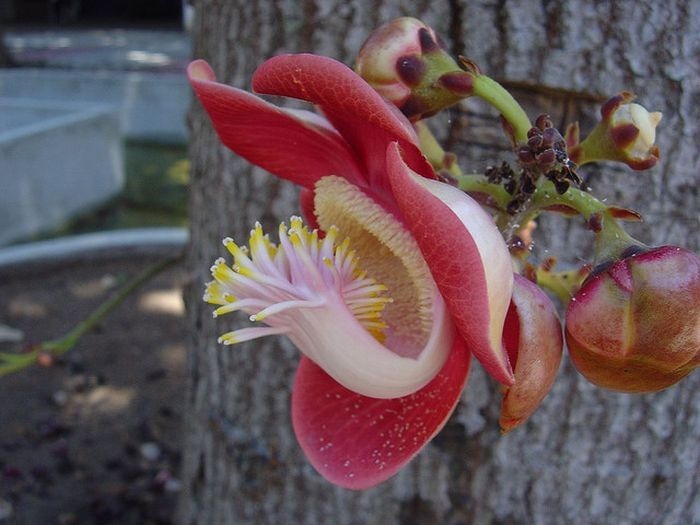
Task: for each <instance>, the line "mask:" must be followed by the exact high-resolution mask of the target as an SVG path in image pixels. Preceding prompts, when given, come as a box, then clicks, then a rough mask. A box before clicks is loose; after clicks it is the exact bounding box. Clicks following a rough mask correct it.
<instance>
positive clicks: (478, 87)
mask: <svg viewBox="0 0 700 525" xmlns="http://www.w3.org/2000/svg"><path fill="white" fill-rule="evenodd" d="M472 82H473V84H472V87H473V90H474V95H476V96H477V97H479V98H481V99H482V100H484V101H486V102H488V103H489V104H491V105H492V106H493V107H494V108H496V109H497V110H498V111H499V112H500V113H501V115H502V116H503V118H504V119H506V121H507V122H508V124H510V125H511V127H512V128H513V131H514V133H515V140H516V141H517V142H525V141H527V132H528V130H529V129H530V128H531V127H532V124H531V123H530V119H529V118H528V117H527V114H526V113H525V110H524V109H523V108H522V106H521V105H520V104H518V102H517V101H516V100H515V99H514V98H513V96H512V95H511V94H510V93H509V92H508V90H506V89H505V88H504V87H503V86H501V85H500V84H499V83H498V82H496V81H495V80H493V79H492V78H490V77H487V76H486V75H481V74H479V75H474V76H473V77H472Z"/></svg>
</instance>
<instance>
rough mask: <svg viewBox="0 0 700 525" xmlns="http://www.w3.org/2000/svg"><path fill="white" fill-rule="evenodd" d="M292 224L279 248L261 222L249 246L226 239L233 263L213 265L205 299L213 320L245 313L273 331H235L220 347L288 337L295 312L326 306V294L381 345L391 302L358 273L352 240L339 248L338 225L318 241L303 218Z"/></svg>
mask: <svg viewBox="0 0 700 525" xmlns="http://www.w3.org/2000/svg"><path fill="white" fill-rule="evenodd" d="M289 222H290V224H289V227H287V225H286V224H285V223H282V224H280V227H279V239H280V242H279V244H274V243H273V242H271V241H270V238H269V236H268V235H266V234H265V233H264V232H263V229H262V226H261V225H260V224H259V223H257V224H256V225H255V228H254V229H253V230H251V232H250V238H249V240H248V246H239V245H237V244H236V243H235V242H234V241H233V239H231V238H226V239H224V241H223V244H224V246H225V247H226V249H227V250H228V251H229V253H230V254H231V255H232V256H233V264H231V265H229V264H227V263H226V261H225V260H224V259H223V258H220V259H217V260H216V261H215V262H214V265H213V266H212V268H211V273H212V276H213V277H214V280H213V281H211V282H210V283H208V284H207V286H206V291H205V294H204V300H205V301H206V302H208V303H211V304H215V305H217V306H218V308H217V309H216V310H214V316H215V317H217V316H219V315H222V314H226V313H229V312H234V311H243V312H246V313H248V314H249V316H250V317H249V319H250V320H251V321H253V322H255V321H264V322H265V323H266V324H267V325H269V326H266V327H259V326H255V327H247V328H242V329H239V330H234V331H231V332H228V333H225V334H223V335H222V336H221V337H219V342H220V343H223V344H227V345H228V344H235V343H239V342H242V341H247V340H250V339H255V338H258V337H263V336H267V335H274V334H283V333H287V331H288V330H289V328H290V323H292V322H293V319H292V318H291V316H290V315H288V314H290V312H291V311H292V310H294V309H304V308H319V307H323V305H324V303H325V301H326V300H327V297H328V295H327V294H328V293H333V294H338V295H339V296H340V297H341V298H342V301H343V302H344V304H345V305H346V306H347V308H348V310H349V311H350V312H351V313H352V315H353V316H354V317H355V318H356V319H357V321H358V322H359V323H360V324H361V325H362V326H363V327H364V328H365V329H366V330H367V331H369V332H370V333H371V334H372V335H373V336H374V337H375V338H376V339H378V340H380V341H381V340H382V339H383V331H384V330H385V329H386V326H387V325H386V323H385V322H384V320H383V319H382V312H383V311H384V309H385V308H386V306H387V304H389V303H391V301H392V300H391V298H389V297H388V296H387V294H386V286H384V285H382V284H380V283H378V282H376V281H375V280H374V279H372V278H370V277H368V276H367V274H366V272H364V271H362V270H361V269H359V267H358V258H357V255H356V253H355V252H354V251H353V250H351V249H350V240H349V239H348V238H345V239H344V240H343V242H341V243H338V242H337V240H338V237H339V232H338V229H337V228H336V227H335V226H331V227H329V228H328V230H327V233H326V235H325V237H323V238H320V236H319V233H318V231H316V230H309V229H308V228H307V227H306V226H305V225H304V224H303V222H302V220H301V219H300V218H299V217H292V218H291V219H290V221H289Z"/></svg>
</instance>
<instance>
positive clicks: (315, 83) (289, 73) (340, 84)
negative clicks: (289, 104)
mask: <svg viewBox="0 0 700 525" xmlns="http://www.w3.org/2000/svg"><path fill="white" fill-rule="evenodd" d="M253 89H254V90H255V91H256V92H258V93H265V94H269V95H282V96H287V97H293V98H298V99H302V100H306V101H309V102H312V103H314V104H317V105H319V106H320V107H321V109H322V110H323V113H324V114H325V115H326V116H327V117H328V120H330V121H331V123H332V124H333V126H334V127H335V128H336V129H337V130H338V131H340V133H341V135H342V136H343V138H345V140H347V141H348V142H349V143H350V144H351V145H352V147H353V148H354V149H355V151H357V152H358V154H359V155H360V157H361V158H363V159H365V168H366V171H367V174H368V177H369V181H370V185H371V186H373V187H375V188H376V187H381V186H382V185H384V184H386V173H385V169H384V166H385V155H386V147H387V145H388V144H389V142H392V141H399V142H400V143H401V144H402V145H405V146H408V145H409V144H417V137H416V134H415V131H414V130H413V127H412V126H411V124H410V122H408V120H407V119H406V118H405V117H404V116H403V115H402V114H401V113H400V112H399V110H398V109H397V108H395V107H394V106H393V105H391V104H389V103H388V102H387V101H386V100H384V99H383V98H382V97H381V96H380V95H379V94H378V93H377V92H376V91H375V90H374V89H373V88H372V87H370V85H369V84H367V82H365V81H364V80H363V79H362V78H361V77H360V76H359V75H357V74H356V73H355V72H354V71H353V70H352V69H350V68H348V67H347V66H345V65H344V64H342V63H340V62H338V61H336V60H333V59H331V58H328V57H323V56H318V55H310V54H299V55H281V56H276V57H273V58H271V59H269V60H268V61H267V62H265V63H264V64H262V65H261V66H260V67H259V68H258V69H257V71H256V72H255V74H254V75H253Z"/></svg>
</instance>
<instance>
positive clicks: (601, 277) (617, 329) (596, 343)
mask: <svg viewBox="0 0 700 525" xmlns="http://www.w3.org/2000/svg"><path fill="white" fill-rule="evenodd" d="M566 342H567V345H568V348H569V353H570V355H571V359H572V360H573V363H574V365H575V366H576V368H577V369H578V371H579V372H581V373H582V374H583V375H584V376H585V377H586V378H587V379H588V380H589V381H591V382H592V383H595V384H596V385H598V386H602V387H605V388H609V389H611V390H618V391H620V392H654V391H657V390H661V389H663V388H666V387H668V386H670V385H673V384H674V383H676V382H678V381H679V380H680V379H682V378H683V377H685V376H686V375H688V374H689V373H690V372H691V371H692V370H693V369H695V368H696V367H697V366H698V365H700V258H698V256H697V255H695V254H694V253H692V252H690V251H688V250H684V249H682V248H676V247H674V246H663V247H660V248H654V249H650V250H647V251H643V252H639V253H636V254H632V255H628V256H627V257H623V258H622V259H621V260H617V261H614V262H613V263H611V264H609V265H608V266H607V267H605V268H603V269H602V270H601V269H598V271H593V272H592V273H591V276H589V277H588V279H587V280H586V281H585V282H584V283H583V285H582V287H581V289H580V290H579V292H578V293H577V294H576V296H575V297H574V298H573V299H572V301H571V302H570V303H569V306H568V310H567V313H566Z"/></svg>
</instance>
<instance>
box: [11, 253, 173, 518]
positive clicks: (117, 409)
mask: <svg viewBox="0 0 700 525" xmlns="http://www.w3.org/2000/svg"><path fill="white" fill-rule="evenodd" d="M156 260H157V259H154V258H144V257H138V258H136V259H135V260H126V259H125V260H117V261H112V262H92V263H88V264H79V265H61V266H60V267H51V266H46V267H42V268H34V269H32V270H31V271H26V270H24V271H22V272H19V273H13V274H10V275H8V274H7V271H2V270H0V325H7V326H10V327H12V328H15V329H19V330H21V331H22V332H23V333H24V336H25V343H31V342H37V341H42V340H45V339H51V338H54V337H56V336H58V335H61V334H62V333H64V332H65V331H67V330H68V329H69V328H70V327H72V326H73V325H74V324H75V323H77V322H79V321H80V320H82V319H84V318H85V317H86V316H87V315H88V314H89V313H90V311H91V310H92V309H94V308H95V307H96V306H97V305H98V304H100V302H102V301H103V300H104V299H105V298H106V297H108V296H109V294H110V293H112V292H113V291H114V290H115V289H116V287H117V286H118V283H119V282H121V281H122V280H123V279H125V278H128V277H131V276H134V275H136V273H138V272H139V271H141V270H142V269H144V268H146V267H147V266H148V265H149V264H152V263H153V262H154V261H156ZM184 281H185V279H184V271H183V270H182V268H179V267H177V268H172V269H170V270H168V271H167V272H165V273H163V274H161V275H160V276H158V277H157V278H156V279H155V280H153V281H152V282H151V283H149V284H148V285H147V286H146V287H145V288H143V289H142V290H141V291H140V292H138V293H137V294H136V295H134V296H132V297H130V298H129V299H127V301H126V302H125V303H124V304H122V305H121V306H120V307H119V308H118V309H117V310H116V311H115V312H113V313H112V314H111V315H110V316H109V317H108V318H107V320H106V321H105V322H103V323H102V324H101V325H100V326H99V327H98V328H97V329H96V330H95V331H94V332H93V333H90V334H88V335H86V336H85V337H84V338H83V339H82V340H81V342H80V343H79V344H78V345H77V347H76V348H75V349H74V350H72V351H71V352H70V353H69V354H68V355H67V356H66V357H65V358H64V359H62V360H61V361H59V362H57V363H56V364H54V365H53V366H51V367H48V368H47V367H32V368H30V369H27V370H25V371H22V372H19V373H17V374H14V375H12V376H9V377H5V378H0V399H1V402H0V473H1V475H2V478H1V479H0V516H1V515H2V513H3V512H6V513H9V516H8V517H6V518H5V519H2V518H0V524H2V525H4V524H5V523H12V524H18V525H20V524H21V525H24V524H27V525H30V524H31V525H43V524H47V525H52V524H63V525H68V524H81V525H83V524H86V525H87V524H98V523H99V524H109V523H119V524H126V525H128V524H168V523H171V518H172V512H173V507H174V501H175V499H176V498H177V493H178V490H179V481H178V479H177V473H178V468H179V461H180V452H179V448H180V424H181V407H182V404H183V399H184V387H185V379H184V375H185V374H184V370H185V349H184V346H185V345H184V340H185V326H184V311H183V306H182V301H181V289H182V286H183V284H184ZM11 346H12V345H11V344H9V343H7V342H5V343H3V342H0V350H8V349H9V348H11ZM3 509H4V510H3Z"/></svg>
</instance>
